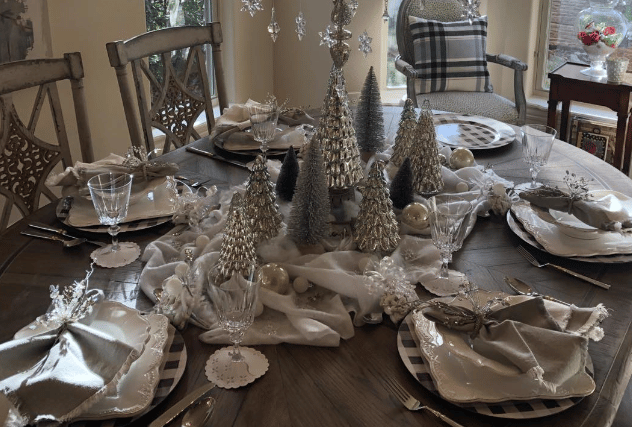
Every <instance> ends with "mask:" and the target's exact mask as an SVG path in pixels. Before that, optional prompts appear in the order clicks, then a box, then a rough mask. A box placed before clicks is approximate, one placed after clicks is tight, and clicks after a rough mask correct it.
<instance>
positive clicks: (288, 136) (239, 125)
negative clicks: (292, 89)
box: [210, 99, 318, 151]
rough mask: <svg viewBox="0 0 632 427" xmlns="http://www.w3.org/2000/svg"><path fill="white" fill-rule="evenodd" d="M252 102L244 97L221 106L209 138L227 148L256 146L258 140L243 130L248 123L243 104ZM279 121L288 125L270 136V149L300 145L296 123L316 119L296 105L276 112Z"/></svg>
mask: <svg viewBox="0 0 632 427" xmlns="http://www.w3.org/2000/svg"><path fill="white" fill-rule="evenodd" d="M251 104H256V102H254V101H252V100H250V99H249V100H248V101H247V102H246V104H234V105H231V106H230V107H229V108H227V109H225V110H224V113H223V114H222V115H221V116H220V117H219V118H218V119H217V121H216V123H215V127H214V128H213V130H212V131H211V135H210V139H211V140H215V139H216V138H217V140H218V141H221V144H222V147H223V148H224V149H226V150H231V151H250V150H258V149H259V148H260V145H261V144H260V143H258V142H256V141H255V140H254V137H253V135H252V133H250V132H244V130H246V129H247V128H249V127H250V116H249V115H248V109H247V106H248V105H251ZM278 123H279V124H280V125H286V126H288V128H287V129H285V130H283V131H282V132H277V133H276V134H275V136H274V140H273V141H271V142H270V143H269V144H268V147H269V148H270V149H288V148H290V146H292V147H294V148H299V147H301V146H302V145H303V142H304V138H303V135H302V134H301V133H299V132H297V131H296V126H299V125H302V124H306V125H312V126H316V125H317V124H318V123H317V121H316V120H315V119H314V118H313V117H311V116H310V115H309V114H307V113H305V111H303V110H301V109H298V108H289V109H285V110H283V111H281V113H280V114H279V122H278Z"/></svg>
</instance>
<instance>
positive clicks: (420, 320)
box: [413, 291, 595, 403]
mask: <svg viewBox="0 0 632 427" xmlns="http://www.w3.org/2000/svg"><path fill="white" fill-rule="evenodd" d="M475 297H478V298H480V300H481V305H484V302H485V301H487V300H489V299H491V298H494V297H500V298H504V299H505V300H506V301H507V302H508V303H509V304H510V305H513V304H517V303H519V302H522V301H524V300H525V299H526V298H528V297H523V296H510V295H507V294H505V293H501V292H486V291H479V292H478V293H477V294H476V296H475ZM437 300H438V301H444V302H450V303H451V304H453V305H460V306H463V307H467V308H472V304H471V303H470V302H469V301H468V300H467V299H465V298H458V299H454V298H452V297H450V298H439V299H437ZM545 303H546V304H547V305H550V304H551V303H550V302H548V301H547V302H545ZM413 322H414V325H415V332H416V333H417V337H418V338H419V343H420V346H419V349H420V350H421V353H422V354H423V356H424V359H425V360H426V361H428V365H429V366H430V373H431V375H432V378H433V379H434V382H435V385H436V386H437V390H438V391H439V394H441V396H442V397H443V398H444V399H447V400H449V401H451V402H457V403H471V402H485V403H496V402H503V401H507V400H531V399H566V398H571V397H583V396H587V395H589V394H591V393H592V392H593V391H595V382H594V381H593V379H592V378H591V377H590V375H588V374H587V373H586V372H585V371H581V372H577V373H576V374H575V375H574V376H572V377H571V378H569V379H568V380H567V381H566V382H564V383H563V384H561V385H560V386H559V387H557V389H556V391H551V390H548V389H547V388H546V387H544V386H543V385H540V384H538V383H537V382H536V381H534V380H533V379H532V378H531V377H530V376H529V375H528V374H524V373H521V372H520V371H519V370H518V369H517V368H515V367H513V366H510V365H506V364H503V363H499V362H497V361H494V360H492V359H489V358H487V357H485V356H483V355H481V354H479V353H477V352H475V351H474V350H473V349H472V347H471V346H470V344H469V342H468V341H467V339H466V335H465V334H463V333H461V332H458V331H455V330H453V329H449V328H446V327H444V326H443V325H438V324H436V323H435V322H433V321H431V320H428V319H427V318H426V317H425V316H424V315H423V314H421V312H416V313H413Z"/></svg>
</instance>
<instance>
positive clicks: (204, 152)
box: [186, 146, 248, 169]
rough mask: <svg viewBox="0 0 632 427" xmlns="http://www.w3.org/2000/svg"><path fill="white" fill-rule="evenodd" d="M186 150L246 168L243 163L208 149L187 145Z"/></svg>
mask: <svg viewBox="0 0 632 427" xmlns="http://www.w3.org/2000/svg"><path fill="white" fill-rule="evenodd" d="M186 150H187V151H188V152H190V153H194V154H199V155H201V156H205V157H208V158H210V159H213V160H219V161H220V162H226V163H229V164H231V165H233V166H239V167H240V168H244V169H248V165H246V164H244V163H241V162H238V161H236V160H230V159H227V158H225V157H222V156H218V155H217V154H215V153H211V152H210V151H205V150H200V149H199V148H195V147H188V146H187V148H186Z"/></svg>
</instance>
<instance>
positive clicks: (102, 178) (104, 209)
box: [88, 172, 140, 267]
mask: <svg viewBox="0 0 632 427" xmlns="http://www.w3.org/2000/svg"><path fill="white" fill-rule="evenodd" d="M88 189H89V190H90V197H91V198H92V203H93V205H94V209H95V210H96V213H97V216H98V217H99V222H100V223H101V224H103V225H108V226H109V228H108V233H109V234H110V236H112V244H110V245H107V246H104V247H103V248H99V249H97V250H95V251H94V252H92V254H91V257H92V259H94V261H95V262H96V263H97V264H98V265H101V266H103V267H120V266H123V265H127V264H129V263H131V262H132V261H134V260H135V259H136V258H137V257H138V255H139V254H140V250H139V248H138V245H136V244H135V243H131V242H125V243H120V244H119V241H118V233H119V231H120V229H121V227H120V226H119V223H120V222H121V221H122V220H123V219H125V217H126V216H127V208H128V206H129V196H130V192H131V189H132V175H130V174H127V173H115V172H106V173H102V174H99V175H96V176H94V177H92V178H90V180H89V181H88Z"/></svg>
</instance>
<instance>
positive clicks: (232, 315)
mask: <svg viewBox="0 0 632 427" xmlns="http://www.w3.org/2000/svg"><path fill="white" fill-rule="evenodd" d="M255 273H256V265H255V264H254V263H250V262H246V261H235V262H228V263H222V264H219V263H218V264H217V265H215V266H214V267H213V268H212V269H211V271H210V272H209V274H208V283H207V286H206V292H207V294H208V297H209V300H210V303H211V305H212V307H213V309H214V311H215V313H216V315H217V320H218V323H219V325H220V327H221V328H222V329H223V330H224V331H226V332H227V333H228V335H229V339H230V341H231V342H232V343H233V347H232V351H231V352H230V353H229V354H230V359H228V360H229V364H235V363H238V362H245V363H246V364H248V362H249V360H248V357H249V355H250V353H242V351H241V348H240V343H241V341H242V339H243V337H244V334H245V333H246V331H247V330H248V328H249V327H250V325H252V323H253V321H254V317H255V307H256V305H257V297H258V293H259V282H258V281H257V279H256V277H257V276H256V274H255ZM216 354H217V353H216ZM235 369H239V368H237V367H236V368H235ZM220 371H221V374H222V375H225V378H222V379H223V380H224V381H225V382H227V381H229V380H230V378H231V376H233V375H234V372H233V370H232V369H231V367H230V366H224V367H223V369H221V370H220Z"/></svg>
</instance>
